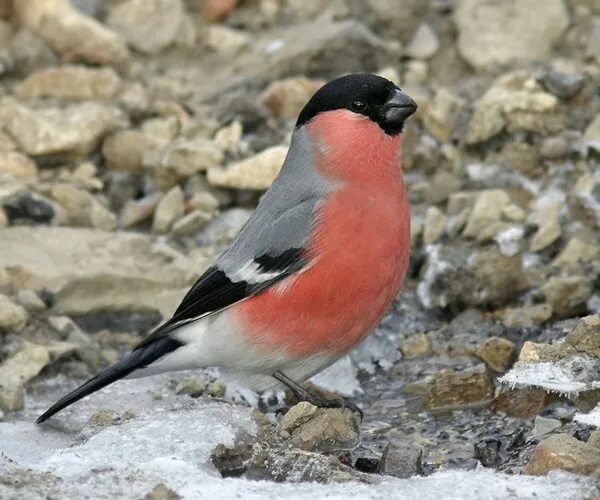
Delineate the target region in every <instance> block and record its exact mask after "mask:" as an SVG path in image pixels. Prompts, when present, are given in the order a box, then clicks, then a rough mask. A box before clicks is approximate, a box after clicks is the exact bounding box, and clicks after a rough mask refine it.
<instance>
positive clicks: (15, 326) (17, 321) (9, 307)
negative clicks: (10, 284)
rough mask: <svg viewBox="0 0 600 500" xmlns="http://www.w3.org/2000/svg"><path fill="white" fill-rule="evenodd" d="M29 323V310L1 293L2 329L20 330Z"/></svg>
mask: <svg viewBox="0 0 600 500" xmlns="http://www.w3.org/2000/svg"><path fill="white" fill-rule="evenodd" d="M26 324H27V311H26V310H25V309H24V308H23V307H21V306H20V305H18V304H15V303H14V302H13V301H12V300H10V299H9V298H8V297H7V296H6V295H2V294H0V331H10V332H20V331H21V330H23V328H25V325H26Z"/></svg>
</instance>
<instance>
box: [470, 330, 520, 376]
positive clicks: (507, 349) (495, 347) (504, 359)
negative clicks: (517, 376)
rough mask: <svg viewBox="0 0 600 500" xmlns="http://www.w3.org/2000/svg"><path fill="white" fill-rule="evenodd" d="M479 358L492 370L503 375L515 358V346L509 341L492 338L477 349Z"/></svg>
mask: <svg viewBox="0 0 600 500" xmlns="http://www.w3.org/2000/svg"><path fill="white" fill-rule="evenodd" d="M477 356H478V357H479V358H480V359H481V360H482V361H483V362H484V363H485V364H486V365H487V366H489V367H490V368H491V369H492V370H494V371H496V372H500V373H503V372H505V371H506V370H508V368H509V367H510V364H511V363H512V361H513V360H514V358H515V345H514V344H513V343H512V342H511V341H510V340H508V339H504V338H501V337H491V338H489V339H487V340H486V341H485V342H484V343H483V344H482V345H481V347H480V348H479V349H477Z"/></svg>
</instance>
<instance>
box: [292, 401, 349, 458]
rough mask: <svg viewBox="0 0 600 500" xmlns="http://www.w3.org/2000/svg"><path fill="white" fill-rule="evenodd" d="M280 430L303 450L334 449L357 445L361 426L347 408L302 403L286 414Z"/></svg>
mask: <svg viewBox="0 0 600 500" xmlns="http://www.w3.org/2000/svg"><path fill="white" fill-rule="evenodd" d="M281 430H282V431H284V432H285V433H289V435H290V439H291V441H292V443H294V444H295V445H296V446H297V447H299V448H301V449H303V450H309V451H335V450H343V449H349V448H353V447H354V446H356V445H357V444H358V425H357V422H356V419H355V418H354V415H353V414H352V412H351V411H350V410H348V409H344V410H341V409H334V408H327V409H326V408H317V407H316V406H313V405H311V404H310V403H306V402H301V403H298V404H297V405H295V406H293V407H292V408H291V409H290V411H288V412H287V413H286V414H285V416H284V417H283V420H282V421H281Z"/></svg>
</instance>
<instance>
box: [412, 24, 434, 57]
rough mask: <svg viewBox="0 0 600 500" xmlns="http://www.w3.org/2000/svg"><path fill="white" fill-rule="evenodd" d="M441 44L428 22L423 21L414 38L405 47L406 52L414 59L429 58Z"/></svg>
mask: <svg viewBox="0 0 600 500" xmlns="http://www.w3.org/2000/svg"><path fill="white" fill-rule="evenodd" d="M439 46H440V42H439V41H438V38H437V35H436V33H435V31H433V29H432V28H431V26H429V25H428V24H427V23H421V24H420V25H419V27H418V28H417V31H415V34H414V35H413V37H412V40H411V41H410V43H409V44H408V46H407V47H406V49H405V54H406V55H407V56H408V57H412V58H414V59H429V58H430V57H433V55H434V54H435V53H436V52H437V50H438V48H439Z"/></svg>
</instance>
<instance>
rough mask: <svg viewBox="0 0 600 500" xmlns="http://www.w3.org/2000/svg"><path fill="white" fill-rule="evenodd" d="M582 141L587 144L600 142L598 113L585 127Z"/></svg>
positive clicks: (599, 118) (599, 116) (599, 115)
mask: <svg viewBox="0 0 600 500" xmlns="http://www.w3.org/2000/svg"><path fill="white" fill-rule="evenodd" d="M583 139H584V140H585V141H587V142H594V143H598V142H600V113H599V114H597V115H596V117H595V118H594V119H593V120H592V121H591V123H590V124H589V125H588V126H587V127H586V129H585V132H584V134H583Z"/></svg>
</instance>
